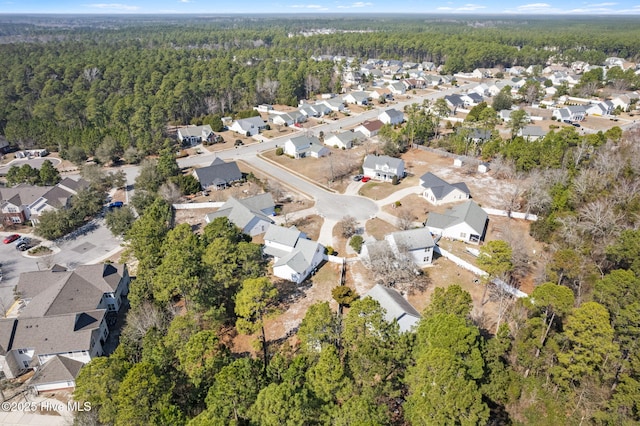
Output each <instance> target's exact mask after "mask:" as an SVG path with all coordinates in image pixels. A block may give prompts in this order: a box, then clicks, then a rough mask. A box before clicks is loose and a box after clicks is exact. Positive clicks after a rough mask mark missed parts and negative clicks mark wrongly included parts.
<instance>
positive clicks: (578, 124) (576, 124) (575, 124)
mask: <svg viewBox="0 0 640 426" xmlns="http://www.w3.org/2000/svg"><path fill="white" fill-rule="evenodd" d="M571 124H573V125H574V126H576V127H580V123H571Z"/></svg>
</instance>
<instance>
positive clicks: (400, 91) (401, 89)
mask: <svg viewBox="0 0 640 426" xmlns="http://www.w3.org/2000/svg"><path fill="white" fill-rule="evenodd" d="M387 87H388V88H389V90H390V91H391V93H393V94H394V95H404V94H405V92H406V91H407V87H406V86H405V85H404V84H403V83H402V82H401V81H394V82H393V83H389V85H388V86H387Z"/></svg>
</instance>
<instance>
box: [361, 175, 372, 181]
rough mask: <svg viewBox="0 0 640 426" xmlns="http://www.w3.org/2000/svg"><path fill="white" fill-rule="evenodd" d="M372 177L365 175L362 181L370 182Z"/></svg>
mask: <svg viewBox="0 0 640 426" xmlns="http://www.w3.org/2000/svg"><path fill="white" fill-rule="evenodd" d="M370 180H371V178H370V177H369V176H365V177H363V178H362V180H361V182H369V181H370Z"/></svg>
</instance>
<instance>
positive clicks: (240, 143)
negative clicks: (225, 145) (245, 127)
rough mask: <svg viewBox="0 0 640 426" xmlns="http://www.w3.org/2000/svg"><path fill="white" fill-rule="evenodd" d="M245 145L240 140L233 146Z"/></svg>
mask: <svg viewBox="0 0 640 426" xmlns="http://www.w3.org/2000/svg"><path fill="white" fill-rule="evenodd" d="M242 145H244V142H242V141H241V140H240V139H236V142H235V143H234V144H233V146H242Z"/></svg>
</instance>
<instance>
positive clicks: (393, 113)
mask: <svg viewBox="0 0 640 426" xmlns="http://www.w3.org/2000/svg"><path fill="white" fill-rule="evenodd" d="M378 120H380V121H382V122H383V123H384V124H391V125H392V126H395V125H397V124H402V122H403V121H404V114H403V113H402V112H400V111H398V110H397V109H394V108H389V109H386V110H384V111H382V112H381V113H380V115H378Z"/></svg>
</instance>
